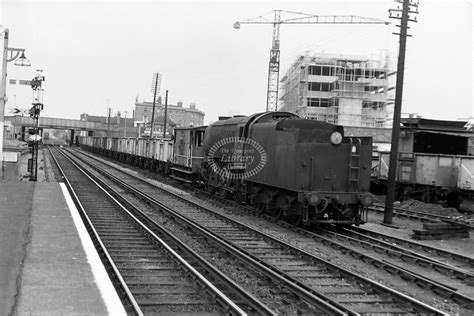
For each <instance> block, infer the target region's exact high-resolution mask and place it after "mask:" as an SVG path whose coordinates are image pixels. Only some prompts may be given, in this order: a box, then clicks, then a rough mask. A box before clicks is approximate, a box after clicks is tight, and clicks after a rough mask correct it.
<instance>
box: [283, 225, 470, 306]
mask: <svg viewBox="0 0 474 316" xmlns="http://www.w3.org/2000/svg"><path fill="white" fill-rule="evenodd" d="M281 224H282V225H283V226H287V227H288V226H291V225H290V224H288V223H285V222H281ZM292 228H293V229H294V230H295V231H300V232H301V233H304V234H305V235H306V236H308V237H311V238H313V239H318V240H319V241H320V242H321V243H322V244H326V245H329V246H331V247H332V248H334V249H336V250H339V251H342V252H344V253H348V254H350V255H351V256H353V257H356V258H359V259H360V260H361V261H363V262H365V263H369V264H372V265H373V266H375V267H377V268H383V269H384V270H386V271H388V272H389V273H391V274H393V273H395V274H397V275H398V276H400V277H401V278H404V277H405V278H408V279H411V280H415V283H416V284H418V285H419V286H423V287H424V288H425V287H429V288H430V289H431V290H432V291H433V292H434V293H435V294H438V295H440V294H443V296H448V297H450V298H451V299H453V300H454V301H455V302H458V303H460V304H463V305H466V306H468V307H474V298H472V297H468V296H466V295H463V294H460V293H457V292H456V291H455V290H452V289H451V288H449V287H447V286H445V285H442V284H439V283H438V282H436V281H434V282H432V281H431V280H429V279H426V278H425V277H419V276H418V275H417V274H415V273H412V272H411V271H408V270H406V269H404V270H401V269H398V268H397V267H396V266H395V265H393V264H391V263H388V262H384V261H383V260H378V259H375V258H372V257H371V256H368V255H366V254H364V253H362V252H360V251H356V250H354V249H352V248H350V247H348V246H346V245H344V244H341V243H338V242H335V241H333V240H331V239H329V238H327V237H324V236H322V235H320V234H316V233H312V232H310V231H307V230H304V229H301V228H297V227H294V226H292ZM400 294H401V293H400ZM402 295H404V294H402ZM408 298H409V297H408Z"/></svg>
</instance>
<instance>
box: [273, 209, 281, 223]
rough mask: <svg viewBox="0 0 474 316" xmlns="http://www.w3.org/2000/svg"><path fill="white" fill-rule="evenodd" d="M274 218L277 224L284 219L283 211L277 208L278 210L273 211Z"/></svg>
mask: <svg viewBox="0 0 474 316" xmlns="http://www.w3.org/2000/svg"><path fill="white" fill-rule="evenodd" d="M272 217H273V220H274V221H275V222H277V221H278V220H280V219H281V218H282V217H283V209H281V208H277V209H276V210H273V211H272Z"/></svg>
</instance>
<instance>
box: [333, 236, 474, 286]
mask: <svg viewBox="0 0 474 316" xmlns="http://www.w3.org/2000/svg"><path fill="white" fill-rule="evenodd" d="M343 230H344V229H343ZM347 231H348V232H346V234H341V233H338V232H336V231H333V230H325V231H324V233H326V234H329V235H332V236H333V237H334V238H337V239H346V240H348V241H349V243H351V242H355V243H358V244H359V245H361V246H362V247H364V246H368V247H370V248H372V249H374V250H375V249H376V250H381V251H383V252H385V253H387V254H389V255H394V256H396V257H398V258H400V259H402V260H405V259H407V260H408V261H411V262H416V263H417V264H418V265H420V266H422V267H426V266H431V267H432V268H435V270H436V271H438V272H440V273H444V274H449V275H454V276H456V277H457V278H461V279H463V280H464V279H468V280H469V279H471V278H474V274H473V273H471V272H469V271H466V270H463V269H460V268H457V267H454V266H452V265H447V264H445V263H443V262H440V261H438V260H434V259H431V258H428V257H426V256H423V255H421V254H417V253H415V252H413V251H410V250H406V249H403V248H401V247H397V246H395V245H391V244H389V243H387V242H384V241H380V240H377V239H375V238H372V237H368V236H364V235H362V234H358V233H355V232H351V231H350V230H347ZM347 234H355V235H356V236H357V237H358V238H354V237H351V236H348V235H347ZM361 239H366V240H369V241H366V240H361ZM375 243H377V244H375ZM378 244H382V246H380V245H378ZM446 272H447V273H446Z"/></svg>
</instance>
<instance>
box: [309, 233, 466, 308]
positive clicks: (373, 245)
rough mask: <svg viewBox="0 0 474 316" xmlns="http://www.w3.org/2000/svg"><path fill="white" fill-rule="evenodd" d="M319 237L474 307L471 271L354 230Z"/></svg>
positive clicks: (332, 245)
mask: <svg viewBox="0 0 474 316" xmlns="http://www.w3.org/2000/svg"><path fill="white" fill-rule="evenodd" d="M318 235H319V236H320V241H321V242H322V243H326V244H328V245H330V246H331V247H333V248H335V249H340V250H341V251H343V252H345V253H350V254H351V256H353V257H356V258H359V259H360V260H362V261H364V262H368V263H371V264H372V265H374V266H375V267H378V268H381V269H384V270H386V271H388V272H389V273H392V274H394V275H398V276H400V277H401V278H403V279H410V280H412V281H413V282H415V283H416V284H418V285H420V286H421V287H423V288H427V289H430V290H432V291H433V292H435V293H436V294H440V295H442V296H443V297H449V298H451V299H452V300H454V301H456V302H457V303H459V304H462V305H464V306H466V307H467V306H469V307H474V296H473V291H474V288H473V287H472V286H473V285H474V273H473V271H472V267H469V270H466V269H465V268H459V267H455V266H452V265H450V264H447V263H445V262H442V261H439V260H435V259H432V258H430V257H427V256H423V255H421V254H417V253H415V252H413V251H410V250H407V249H404V248H402V247H397V246H395V245H392V244H389V243H387V242H384V241H381V240H376V239H375V238H370V237H367V236H366V235H363V234H360V233H356V232H354V231H352V230H351V229H337V230H335V231H333V230H324V231H323V232H321V233H319V234H318ZM348 245H349V246H348Z"/></svg>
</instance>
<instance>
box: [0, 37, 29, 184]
mask: <svg viewBox="0 0 474 316" xmlns="http://www.w3.org/2000/svg"><path fill="white" fill-rule="evenodd" d="M1 33H3V53H2V76H1V77H0V80H1V81H2V83H1V84H0V180H3V179H4V176H3V129H4V127H3V126H4V121H5V103H6V99H7V98H6V90H7V63H8V62H11V61H14V60H15V59H17V58H18V55H20V53H21V56H20V58H18V59H17V60H16V61H15V63H14V64H15V65H17V66H31V63H30V61H29V60H28V59H26V57H25V49H23V48H9V47H8V36H9V30H8V29H5V30H3V32H1ZM1 33H0V34H1Z"/></svg>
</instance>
